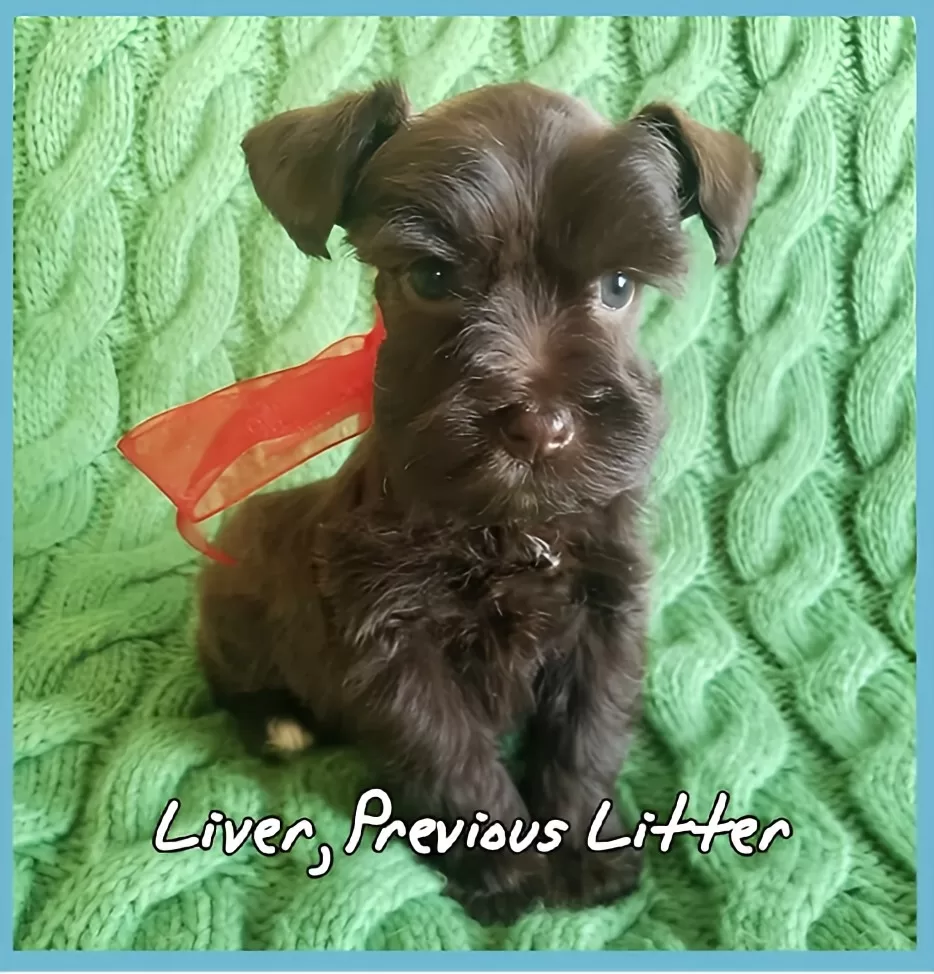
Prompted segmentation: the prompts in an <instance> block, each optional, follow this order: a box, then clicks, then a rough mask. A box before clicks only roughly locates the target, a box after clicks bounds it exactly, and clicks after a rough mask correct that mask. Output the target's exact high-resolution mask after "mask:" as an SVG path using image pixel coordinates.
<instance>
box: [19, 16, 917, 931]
mask: <svg viewBox="0 0 934 974" xmlns="http://www.w3.org/2000/svg"><path fill="white" fill-rule="evenodd" d="M914 73H915V35H914V26H913V24H912V22H911V21H910V20H906V19H901V18H894V17H893V18H853V19H844V18H807V19H805V18H802V19H796V18H748V19H747V18H743V19H736V20H732V19H719V18H508V19H506V18H504V19H495V18H494V19H488V18H464V19H459V18H454V19H443V18H441V19H435V18H417V19H416V18H382V19H380V18H346V19H344V18H338V17H335V18H319V17H308V18H281V19H280V18H270V19H267V18H261V17H243V18H230V19H227V18H198V17H190V18H167V19H159V18H133V17H112V18H74V19H71V18H67V19H66V18H63V19H57V18H28V19H21V20H19V21H18V22H17V23H16V28H15V112H14V143H13V145H14V155H13V159H14V220H15V227H14V231H15V245H14V258H15V268H14V291H15V297H14V300H15V307H14V343H15V344H14V377H13V378H14V385H13V395H14V435H15V469H14V492H15V538H14V543H15V563H14V584H15V592H14V695H15V696H14V738H15V766H14V846H15V916H14V924H15V926H14V930H15V944H16V946H17V947H19V948H21V949H108V950H110V949H116V950H128V949H137V950H153V949H170V950H174V949H188V950H191V949H196V950H229V949H260V950H282V949H285V950H307V949H315V948H337V949H423V950H429V949H485V948H499V949H514V950H529V949H588V950H593V949H613V950H633V949H636V950H684V949H710V948H719V949H724V950H760V949H794V950H802V949H811V950H827V949H835V950H847V949H890V950H905V949H912V948H913V946H914V944H915V927H916V923H915V920H916V911H915V819H914V789H915V745H914V742H915V738H914V715H915V679H914V664H915V642H914V589H915V584H914V583H915V520H914V519H915V482H914V445H915V388H914V327H915V304H914V301H915V299H914V293H915V292H914V281H915V259H914V197H915V167H914V119H915V79H914ZM387 75H396V76H398V77H400V78H401V80H402V81H403V82H404V83H405V85H406V86H407V87H408V91H409V94H410V96H411V98H412V101H413V103H414V105H415V106H416V107H417V108H422V107H426V106H428V105H430V104H433V103H435V102H437V101H439V100H441V99H443V98H445V97H447V96H449V95H451V94H453V93H455V92H458V91H463V90H465V89H468V88H472V87H475V86H477V85H480V84H485V83H489V82H501V81H508V80H512V79H518V78H523V79H528V80H532V81H535V82H537V83H539V84H542V85H545V86H547V87H554V88H559V89H563V90H566V91H568V92H570V93H573V94H577V95H580V96H582V97H584V98H585V99H587V100H589V101H590V102H591V103H592V104H593V105H594V106H595V107H596V108H598V109H599V110H601V111H602V112H604V113H605V114H606V115H607V116H609V117H611V118H614V119H622V118H625V117H626V116H627V115H628V114H629V113H631V112H632V111H634V110H636V109H637V108H638V107H640V106H641V105H642V104H644V103H646V102H648V101H651V100H654V99H656V98H661V99H671V100H675V101H677V102H678V103H679V104H681V105H682V106H684V107H685V108H686V109H687V110H688V111H690V112H691V113H692V114H693V115H695V116H696V117H697V118H698V119H699V120H701V121H704V122H706V123H707V124H710V125H714V126H719V127H726V128H730V129H732V130H734V131H737V132H740V133H742V134H743V135H744V136H745V137H746V138H747V139H748V140H749V141H750V142H751V143H752V144H753V145H754V146H755V147H756V148H757V149H759V150H760V151H761V152H762V155H763V158H764V161H765V171H764V176H763V179H762V183H761V189H760V194H759V197H758V200H757V203H756V207H755V211H754V214H753V219H752V223H751V226H750V228H749V232H748V236H747V238H746V240H745V242H744V245H743V249H742V251H741V253H740V256H739V258H738V260H737V262H736V264H735V265H733V266H731V267H729V268H726V269H724V270H722V271H716V270H715V269H714V267H713V255H712V250H711V248H710V245H709V242H708V241H707V240H706V238H705V237H704V234H703V231H702V228H699V227H697V226H694V225H691V226H690V228H689V229H690V233H691V235H692V238H693V240H694V242H695V244H696V257H695V261H694V270H693V275H692V278H691V281H690V284H689V287H688V293H687V296H686V297H685V298H684V299H682V300H679V301H671V300H669V299H667V298H666V299H663V298H661V297H653V299H652V301H651V303H650V307H649V308H648V313H647V315H646V318H645V324H644V327H643V331H642V341H643V345H644V348H645V351H646V353H647V354H648V355H650V356H651V357H652V358H653V359H654V361H655V362H656V363H657V364H658V366H659V368H660V369H661V371H662V374H663V377H664V382H665V388H666V393H667V397H668V403H669V412H670V414H671V422H672V425H671V430H670V433H669V435H668V438H667V441H666V444H665V448H664V452H663V456H662V458H661V461H660V463H659V466H658V470H657V477H656V485H655V492H654V521H653V524H654V548H655V552H656V556H657V564H658V570H657V578H656V584H655V593H654V617H653V624H652V628H651V637H650V645H649V654H650V670H649V674H648V678H647V686H646V693H647V709H646V716H645V720H644V723H643V726H642V728H641V730H640V733H639V735H638V740H637V742H636V744H635V747H634V751H633V754H632V757H631V759H630V760H629V761H628V763H627V764H626V766H625V768H624V769H623V771H622V775H621V778H620V782H619V796H618V797H619V800H620V802H622V804H623V805H624V807H625V808H626V809H628V810H629V811H630V812H632V813H633V815H635V816H638V813H639V812H640V811H641V810H643V809H651V810H654V811H655V812H656V813H657V814H658V815H659V817H661V818H666V817H667V815H668V813H669V811H670V809H671V808H672V805H673V804H674V802H675V799H676V796H677V793H678V792H679V791H682V790H683V791H686V792H687V793H688V794H689V795H690V799H691V804H690V808H689V812H690V814H691V815H692V817H694V818H697V819H702V820H703V819H705V818H706V817H707V815H708V813H709V811H710V809H711V806H712V805H713V803H714V799H715V797H716V794H717V793H718V792H719V791H727V792H728V793H729V795H730V799H731V801H730V806H729V811H728V814H729V816H731V817H732V816H736V817H739V816H743V815H755V816H757V817H758V818H759V820H760V821H761V822H762V823H763V824H764V823H767V822H770V821H772V820H774V819H776V818H785V819H787V820H788V821H790V822H791V824H792V826H793V829H794V834H793V836H792V837H791V838H789V839H779V840H776V842H775V843H774V844H773V845H772V847H771V848H770V849H769V851H768V852H767V853H764V854H758V855H752V856H741V855H738V854H737V853H736V852H734V851H733V850H732V848H731V847H730V845H729V842H728V841H725V840H723V839H720V840H717V841H715V842H714V844H713V848H712V850H711V851H710V852H709V853H708V854H701V853H700V852H699V851H698V848H697V840H696V839H692V838H690V837H687V836H681V837H677V838H676V839H675V840H674V842H673V843H672V847H671V849H670V851H668V852H667V853H661V852H659V851H658V845H657V842H656V843H655V845H654V846H653V844H652V841H651V840H649V842H648V844H647V849H648V853H647V867H646V874H645V879H644V882H643V885H642V887H641V888H640V889H639V890H638V892H636V893H635V894H634V895H632V896H631V897H629V898H627V899H625V900H623V901H621V902H619V903H616V904H614V905H611V906H607V907H603V908H599V909H590V910H583V911H565V910H561V911H558V910H553V911H544V910H541V911H538V912H533V913H531V914H529V915H528V916H526V917H524V918H523V919H521V920H520V921H519V922H518V923H516V924H515V925H514V926H513V927H511V928H508V929H506V928H487V929H485V928H483V927H481V926H479V925H478V924H476V923H475V922H473V921H472V920H471V919H469V918H468V917H467V916H466V915H465V913H464V912H463V910H462V909H461V908H460V907H459V906H458V905H457V904H456V903H455V902H453V901H452V900H449V899H447V898H445V897H444V896H442V895H441V892H440V891H441V885H442V884H441V880H440V878H439V877H438V876H437V875H436V874H435V873H434V872H433V871H432V870H431V869H429V868H428V866H427V865H426V864H425V863H424V862H422V861H420V859H419V857H418V856H417V855H416V854H414V853H413V852H412V851H411V850H410V849H409V848H408V847H407V846H405V845H403V844H400V843H398V842H391V843H390V845H389V847H388V848H387V849H386V850H385V851H384V852H382V853H380V854H376V853H374V852H373V851H372V850H371V849H370V848H369V847H368V844H367V843H364V845H363V846H362V848H361V849H360V850H359V851H357V852H356V853H354V854H353V855H351V856H345V855H344V854H343V853H342V852H341V847H342V845H343V843H344V842H345V841H346V839H347V836H348V833H349V826H350V816H351V810H352V809H353V805H354V802H355V801H356V798H357V797H358V795H359V794H360V793H361V792H362V791H363V790H365V788H366V787H367V786H368V782H367V778H366V774H365V769H364V768H363V766H362V763H361V761H360V759H359V757H358V755H357V754H356V753H355V752H354V751H353V750H352V749H338V750H322V751H320V752H317V753H315V752H312V753H311V754H309V755H308V756H307V757H303V758H301V759H299V760H297V761H296V762H294V763H292V764H291V765H289V766H288V767H285V768H271V767H266V766H263V765H262V764H260V763H259V762H256V761H253V760H251V759H248V758H247V757H246V756H245V755H244V754H243V753H242V751H241V750H240V749H239V747H238V745H237V743H236V741H235V739H234V738H233V735H232V733H231V729H230V725H229V723H228V720H227V718H226V717H225V715H224V714H222V713H220V712H218V711H216V710H215V709H214V708H213V707H212V705H211V704H210V702H209V699H208V696H207V692H206V687H205V685H204V682H203V679H202V677H201V675H200V673H199V671H198V669H197V667H196V664H195V657H194V652H193V646H192V639H191V620H192V574H193V571H194V568H195V565H196V562H195V556H194V554H193V552H192V551H191V549H189V548H188V547H187V546H186V545H185V544H184V543H183V542H182V541H181V539H180V538H179V537H178V535H177V534H176V531H175V528H174V524H173V519H172V511H171V509H170V506H169V504H168V502H167V501H166V500H165V498H164V497H162V495H160V494H159V493H158V491H156V490H155V488H154V487H153V486H152V485H151V484H150V483H149V482H148V481H146V480H145V478H143V477H142V476H141V475H140V474H139V473H137V472H136V471H134V470H133V469H132V468H130V467H129V465H128V464H127V463H126V462H125V461H123V460H122V459H121V458H120V457H119V455H118V454H117V453H116V451H115V449H114V444H115V442H116V440H117V438H118V437H119V436H120V434H121V433H122V432H124V431H125V430H127V429H129V428H130V427H131V426H133V425H134V424H136V423H138V422H140V421H141V420H143V419H145V418H146V417H148V416H150V415H152V414H153V413H155V412H158V411H160V410H163V409H166V408H168V407H170V406H173V405H176V404H178V403H181V402H183V401H187V400H190V399H193V398H196V397H198V396H200V395H203V394H205V393H207V392H210V391H211V390H213V389H216V388H219V387H220V386H223V385H226V384H227V383H230V382H231V381H233V380H235V379H237V378H243V377H246V376H250V375H256V374H259V373H260V372H264V371H270V370H272V369H277V368H284V367H286V366H289V365H294V364H297V363H298V362H301V361H304V360H305V359H307V358H309V357H310V356H311V355H313V354H314V353H315V352H317V351H318V350H320V349H321V348H322V347H324V345H325V344H327V343H328V342H330V341H331V340H333V339H335V338H337V337H339V336H340V335H342V334H347V333H349V332H352V331H360V330H366V329H367V328H368V327H369V325H370V323H371V317H370V316H371V297H370V290H369V289H370V284H371V279H370V275H369V272H368V271H367V270H366V269H365V268H362V267H361V266H360V265H359V264H357V263H356V262H355V261H354V260H353V258H352V256H351V255H350V254H349V253H347V252H346V248H343V249H341V248H339V249H338V251H337V257H336V258H335V260H333V261H332V262H330V263H327V262H321V263H318V262H314V261H310V260H308V259H307V258H305V257H304V256H302V255H301V254H300V253H299V252H298V250H297V249H296V248H295V247H294V246H293V245H292V243H291V242H290V241H289V239H288V238H287V236H286V234H285V233H284V231H283V230H282V229H281V228H280V227H279V226H278V225H277V224H276V223H275V222H274V221H273V220H272V218H271V217H270V216H269V215H268V214H266V213H265V212H264V211H263V210H262V208H261V207H260V205H259V203H258V202H257V200H256V198H255V195H254V193H253V191H252V187H251V186H250V183H249V180H248V178H247V175H246V172H245V166H244V160H243V157H242V153H241V150H240V146H239V143H240V139H241V137H242V136H243V134H244V133H245V132H246V131H247V129H248V128H249V127H250V126H251V125H253V124H254V123H255V122H257V121H258V120H260V119H261V118H264V117H267V116H269V115H271V114H273V113H274V112H276V111H280V110H284V109H287V108H293V107H297V106H300V105H307V104H314V103H317V102H321V101H323V100H326V99H328V98H330V97H331V96H333V95H335V94H336V93H338V92H340V91H343V90H346V89H351V88H355V87H358V86H363V85H366V84H368V83H369V82H371V81H373V80H375V79H376V78H378V77H385V76H387ZM338 236H339V235H338ZM344 453H345V451H344V450H338V451H335V453H333V454H329V455H327V456H325V457H323V458H319V460H317V461H315V462H314V463H313V464H312V465H311V467H310V468H309V469H303V470H302V471H300V472H298V473H297V474H294V475H292V476H291V477H290V478H288V480H290V481H291V480H299V479H304V478H306V477H309V476H312V475H318V474H320V473H321V472H324V471H327V470H330V469H333V468H334V466H335V465H336V464H337V463H338V462H339V461H340V459H341V458H342V456H343V455H344ZM172 798H177V799H178V800H179V801H180V803H181V804H180V811H179V814H178V817H177V820H176V823H175V825H174V827H173V834H175V835H182V834H186V833H188V832H189V831H198V830H200V828H201V826H202V825H203V823H204V822H205V819H206V817H207V816H208V814H209V812H210V811H211V810H212V809H217V810H221V811H223V812H225V813H226V814H228V815H229V816H231V817H232V818H234V819H236V820H237V821H238V822H239V820H240V818H242V817H243V816H250V817H252V818H254V819H258V818H260V817H262V816H264V815H276V816H278V817H279V818H281V819H282V820H283V822H292V821H294V820H296V819H299V818H302V817H305V818H308V819H310V820H311V821H312V822H313V823H314V824H315V827H316V829H317V836H316V841H317V840H320V841H325V842H328V843H329V844H330V845H331V846H332V848H333V849H334V850H335V862H334V866H333V868H332V869H331V871H330V872H329V873H328V874H327V875H326V876H324V877H322V878H318V879H312V878H309V877H308V876H307V875H306V869H307V867H308V866H309V865H310V864H313V863H314V862H316V861H317V852H316V851H315V844H314V843H304V844H303V842H304V840H303V842H299V843H298V844H297V845H296V847H295V848H294V849H293V851H291V852H290V853H288V854H285V853H281V854H279V855H276V856H271V857H269V856H263V855H260V854H259V853H258V852H257V851H256V850H255V849H253V847H252V845H249V844H248V846H247V847H246V848H244V850H243V851H241V852H239V853H237V854H236V855H232V856H225V855H224V854H223V852H222V850H221V849H220V847H219V843H215V846H214V847H213V848H212V849H210V850H208V851H199V850H196V851H194V852H186V853H175V854H165V853H161V854H160V853H157V852H156V851H155V850H154V848H153V845H152V836H153V832H154V830H155V827H156V824H157V822H158V820H159V818H160V816H161V814H162V811H163V809H164V808H165V806H166V803H167V802H168V801H169V800H170V799H172ZM306 850H307V851H306Z"/></svg>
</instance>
